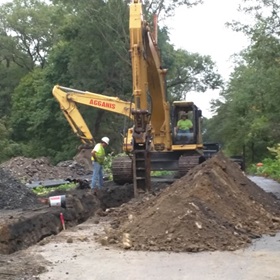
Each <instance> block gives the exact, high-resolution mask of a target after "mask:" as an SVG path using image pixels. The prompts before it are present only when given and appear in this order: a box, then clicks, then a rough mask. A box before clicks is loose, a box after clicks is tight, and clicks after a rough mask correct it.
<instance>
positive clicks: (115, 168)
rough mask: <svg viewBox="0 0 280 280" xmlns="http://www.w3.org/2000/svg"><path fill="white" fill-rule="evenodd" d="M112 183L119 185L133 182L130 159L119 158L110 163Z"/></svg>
mask: <svg viewBox="0 0 280 280" xmlns="http://www.w3.org/2000/svg"><path fill="white" fill-rule="evenodd" d="M112 173H113V181H114V182H115V183H117V184H119V185H123V184H126V183H132V182H133V173H132V159H131V158H130V157H129V156H120V157H117V158H115V159H113V162H112Z"/></svg>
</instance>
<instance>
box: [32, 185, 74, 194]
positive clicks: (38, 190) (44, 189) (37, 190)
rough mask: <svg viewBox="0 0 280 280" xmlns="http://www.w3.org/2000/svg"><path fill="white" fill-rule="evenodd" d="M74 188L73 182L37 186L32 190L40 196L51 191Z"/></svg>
mask: <svg viewBox="0 0 280 280" xmlns="http://www.w3.org/2000/svg"><path fill="white" fill-rule="evenodd" d="M75 188H76V184H75V183H69V184H63V185H60V186H57V187H51V188H49V187H44V186H38V187H35V188H33V189H32V192H33V193H35V194H37V195H40V196H45V195H47V194H49V193H52V192H54V191H65V192H67V191H69V190H73V189H75Z"/></svg>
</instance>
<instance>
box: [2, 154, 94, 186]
mask: <svg viewBox="0 0 280 280" xmlns="http://www.w3.org/2000/svg"><path fill="white" fill-rule="evenodd" d="M0 167H1V168H3V169H4V170H5V171H8V172H10V173H11V174H12V176H13V177H14V178H17V179H18V180H19V181H21V182H22V183H30V182H34V181H43V180H52V179H67V178H77V177H80V176H84V175H89V174H91V172H90V171H89V170H86V169H85V168H84V167H83V166H81V165H79V164H78V163H77V162H75V161H73V160H68V161H63V162H60V163H58V164H57V165H56V166H54V165H52V164H51V163H50V161H49V159H48V158H46V157H42V158H37V159H32V158H26V157H16V158H12V159H10V160H9V161H6V162H4V163H2V164H0Z"/></svg>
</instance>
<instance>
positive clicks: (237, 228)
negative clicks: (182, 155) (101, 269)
mask: <svg viewBox="0 0 280 280" xmlns="http://www.w3.org/2000/svg"><path fill="white" fill-rule="evenodd" d="M279 214H280V203H279V201H278V200H277V199H276V198H275V197H274V196H272V195H271V194H268V193H266V192H265V191H263V190H262V189H260V188H259V187H258V186H257V185H256V184H254V183H253V182H252V181H250V180H249V179H248V178H247V177H246V175H245V174H244V173H243V172H242V171H241V170H240V168H239V166H238V165H237V164H236V163H233V162H232V161H230V160H229V159H228V158H226V157H225V156H224V155H223V154H222V153H219V154H217V155H216V156H214V157H213V158H212V159H209V160H208V161H206V162H204V163H203V164H202V165H200V166H197V167H196V168H194V169H193V170H191V171H190V172H189V173H188V174H187V175H186V176H184V177H183V178H181V179H179V180H177V181H176V182H174V183H173V184H172V185H171V186H170V187H168V188H167V189H165V190H163V191H162V192H161V193H160V194H158V195H156V196H153V195H149V196H144V197H143V198H142V199H140V200H138V201H136V202H134V203H133V202H131V203H128V204H126V205H123V206H122V207H120V208H118V209H114V210H112V211H111V213H110V216H112V217H114V220H113V222H112V223H111V225H112V231H111V232H110V233H109V234H108V233H107V235H106V236H102V237H100V239H101V240H102V243H103V244H104V240H107V241H108V243H110V244H112V243H113V244H114V243H115V244H117V245H119V246H121V247H123V248H126V249H133V250H149V251H176V252H180V251H191V252H197V251H205V250H208V251H214V250H236V249H238V248H242V247H245V246H247V245H248V244H249V243H251V241H252V239H255V238H258V237H260V236H261V235H262V234H272V235H273V234H275V232H276V231H277V230H279V229H280V219H279V218H278V217H279Z"/></svg>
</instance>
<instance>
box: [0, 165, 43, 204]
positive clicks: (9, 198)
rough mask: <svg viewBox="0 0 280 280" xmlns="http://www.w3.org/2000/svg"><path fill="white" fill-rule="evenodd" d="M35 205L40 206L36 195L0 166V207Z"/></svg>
mask: <svg viewBox="0 0 280 280" xmlns="http://www.w3.org/2000/svg"><path fill="white" fill-rule="evenodd" d="M37 206H41V203H40V202H39V201H38V198H37V196H36V195H35V194H33V193H32V192H31V191H30V190H29V189H28V188H27V187H26V186H25V185H24V184H22V183H21V182H19V181H18V180H17V179H15V178H14V177H13V176H12V175H11V174H10V173H9V172H7V171H5V170H3V169H2V168H0V209H7V210H8V209H9V210H11V209H18V208H22V209H25V208H33V207H37Z"/></svg>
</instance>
